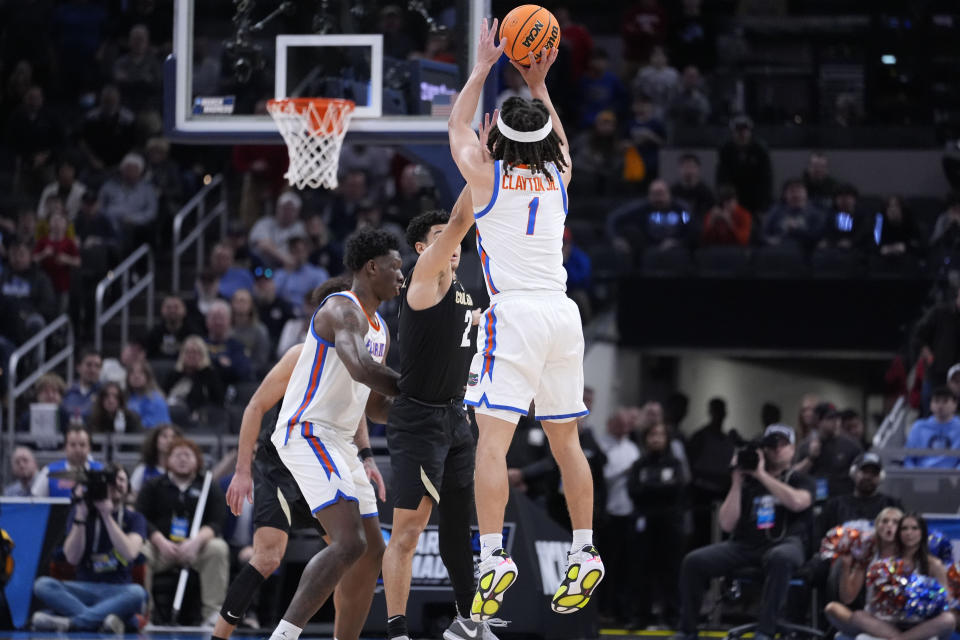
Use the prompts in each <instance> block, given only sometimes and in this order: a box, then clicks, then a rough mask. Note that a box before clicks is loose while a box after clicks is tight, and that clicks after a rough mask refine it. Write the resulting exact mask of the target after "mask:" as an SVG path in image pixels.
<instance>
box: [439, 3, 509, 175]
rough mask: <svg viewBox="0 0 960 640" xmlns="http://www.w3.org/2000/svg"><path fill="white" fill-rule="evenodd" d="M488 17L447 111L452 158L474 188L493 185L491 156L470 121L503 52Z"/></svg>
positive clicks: (494, 28) (503, 43)
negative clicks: (473, 57)
mask: <svg viewBox="0 0 960 640" xmlns="http://www.w3.org/2000/svg"><path fill="white" fill-rule="evenodd" d="M487 24H488V23H487V20H486V19H484V21H483V28H482V30H481V32H480V43H479V45H478V46H477V62H476V64H475V65H474V67H473V71H472V72H471V73H470V77H469V78H467V82H466V84H464V85H463V89H461V90H460V95H458V96H457V100H456V102H454V103H453V109H452V110H451V112H450V122H449V129H450V133H449V135H450V152H451V154H452V155H453V161H454V162H455V163H456V164H457V168H459V169H460V173H462V174H463V177H464V178H466V180H467V183H468V184H469V185H470V186H471V187H473V188H477V187H479V188H481V189H483V188H484V187H486V188H489V189H490V190H491V191H492V189H493V171H492V170H490V168H489V167H490V160H489V156H488V155H487V152H486V149H485V148H484V147H483V146H482V145H481V144H480V141H479V140H477V136H476V134H475V133H474V132H473V127H472V122H473V114H474V113H475V112H476V110H477V104H478V103H479V101H480V91H481V89H483V83H484V82H485V81H486V79H487V75H488V74H489V73H490V68H491V67H493V65H494V64H495V63H496V61H497V60H498V59H499V58H500V54H502V53H503V48H504V46H505V44H506V43H505V42H504V41H501V42H500V44H496V45H495V44H494V43H493V42H494V39H495V36H496V33H497V20H496V18H494V20H493V26H491V27H490V28H489V29H488V28H487Z"/></svg>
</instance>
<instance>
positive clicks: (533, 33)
mask: <svg viewBox="0 0 960 640" xmlns="http://www.w3.org/2000/svg"><path fill="white" fill-rule="evenodd" d="M541 29H543V23H542V22H540V21H539V20H537V21H536V22H535V23H533V27H532V28H531V29H530V33H528V34H527V37H526V38H524V39H523V46H525V47H529V46H530V45H531V44H533V42H534V40H536V39H537V36H539V35H540V30H541Z"/></svg>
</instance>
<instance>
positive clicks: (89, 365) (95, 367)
mask: <svg viewBox="0 0 960 640" xmlns="http://www.w3.org/2000/svg"><path fill="white" fill-rule="evenodd" d="M102 366H103V358H102V357H101V356H100V353H99V352H97V351H95V350H94V349H84V351H83V352H82V353H81V354H80V363H79V364H78V365H77V374H78V378H79V379H78V380H77V381H76V382H74V383H73V384H72V385H70V388H69V389H67V392H66V393H65V394H64V396H63V403H61V405H60V406H61V407H62V408H63V410H64V411H65V412H66V413H67V415H69V416H70V421H71V422H76V421H77V419H78V418H79V419H80V420H81V421H82V420H83V419H85V418H86V417H87V416H89V415H90V410H91V409H92V408H93V398H94V397H95V396H96V395H97V392H98V391H100V368H101V367H102Z"/></svg>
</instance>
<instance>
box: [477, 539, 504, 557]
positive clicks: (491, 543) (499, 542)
mask: <svg viewBox="0 0 960 640" xmlns="http://www.w3.org/2000/svg"><path fill="white" fill-rule="evenodd" d="M502 546H503V534H502V533H485V534H483V535H482V536H480V561H481V562H483V561H484V560H486V559H487V558H489V557H490V556H491V555H492V554H493V552H494V551H496V550H497V549H499V548H500V547H502Z"/></svg>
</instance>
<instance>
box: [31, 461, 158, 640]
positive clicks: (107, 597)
mask: <svg viewBox="0 0 960 640" xmlns="http://www.w3.org/2000/svg"><path fill="white" fill-rule="evenodd" d="M111 471H113V472H114V473H115V474H116V479H115V480H114V482H113V484H112V485H111V486H109V487H108V489H107V497H106V498H105V499H103V500H99V501H97V502H95V503H93V505H88V503H87V501H85V500H80V501H79V502H77V503H76V505H75V506H74V508H73V511H72V513H71V517H70V518H69V522H70V524H68V525H67V526H68V527H69V529H68V533H67V538H66V540H64V542H63V553H64V555H65V556H66V559H67V562H69V563H70V564H72V565H74V566H75V567H76V579H75V580H56V579H54V578H51V577H48V576H43V577H40V578H37V581H36V582H35V583H34V585H33V592H34V594H35V595H36V596H37V598H38V599H39V600H40V601H41V602H43V603H44V604H45V605H46V606H47V607H48V608H49V609H50V610H52V613H49V612H47V611H38V612H36V613H34V614H33V618H32V619H31V622H32V624H33V628H34V629H36V630H43V631H59V632H65V631H98V630H99V631H105V632H109V633H115V634H122V633H123V632H124V631H126V630H131V631H136V630H137V629H138V628H139V627H140V626H142V625H141V624H140V623H141V620H142V618H141V617H140V616H139V615H138V614H140V613H141V612H142V611H143V608H144V605H145V604H146V602H147V592H146V590H145V589H144V588H143V587H142V586H140V585H139V584H135V583H133V581H132V576H131V570H130V567H131V565H132V564H133V561H134V560H136V558H137V556H138V555H140V550H141V548H142V547H143V541H144V539H145V538H146V537H147V522H146V519H144V517H143V516H142V515H141V514H139V513H137V512H136V511H134V510H132V509H129V508H127V507H125V506H124V498H125V496H126V494H127V484H128V483H127V473H126V471H124V470H123V468H122V467H119V468H118V467H114V468H112V469H111Z"/></svg>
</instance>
